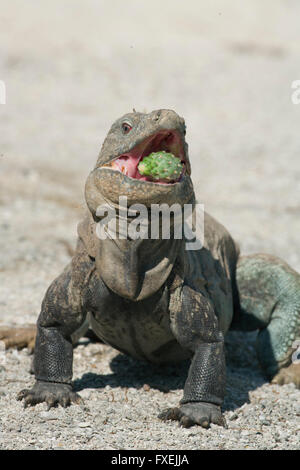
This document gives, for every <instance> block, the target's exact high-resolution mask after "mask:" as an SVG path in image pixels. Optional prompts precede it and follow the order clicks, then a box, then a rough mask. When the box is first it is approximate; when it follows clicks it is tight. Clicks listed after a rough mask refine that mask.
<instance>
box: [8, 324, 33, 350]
mask: <svg viewBox="0 0 300 470" xmlns="http://www.w3.org/2000/svg"><path fill="white" fill-rule="evenodd" d="M35 337H36V326H35V325H28V326H20V327H18V326H14V327H9V326H1V327H0V341H3V342H4V344H5V348H6V349H8V348H17V349H23V348H28V349H29V350H30V351H31V352H32V351H33V350H34V344H35Z"/></svg>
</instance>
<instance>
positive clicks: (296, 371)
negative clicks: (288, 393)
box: [271, 364, 300, 388]
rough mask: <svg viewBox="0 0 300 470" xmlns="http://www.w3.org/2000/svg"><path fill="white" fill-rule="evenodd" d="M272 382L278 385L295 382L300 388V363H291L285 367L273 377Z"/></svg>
mask: <svg viewBox="0 0 300 470" xmlns="http://www.w3.org/2000/svg"><path fill="white" fill-rule="evenodd" d="M271 383H272V384H278V385H284V384H289V383H294V384H295V385H296V387H297V388H300V364H290V365H289V366H288V367H283V368H282V369H280V371H279V372H278V374H276V375H275V377H273V379H272V382H271Z"/></svg>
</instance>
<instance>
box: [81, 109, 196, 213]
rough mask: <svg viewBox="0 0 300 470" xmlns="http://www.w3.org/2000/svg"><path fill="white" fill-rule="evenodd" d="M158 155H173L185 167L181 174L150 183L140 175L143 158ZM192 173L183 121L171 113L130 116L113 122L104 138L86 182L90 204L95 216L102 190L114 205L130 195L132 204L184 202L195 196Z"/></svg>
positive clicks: (129, 114)
mask: <svg viewBox="0 0 300 470" xmlns="http://www.w3.org/2000/svg"><path fill="white" fill-rule="evenodd" d="M159 151H165V152H169V153H172V154H173V155H174V156H175V157H177V158H179V159H180V161H181V162H182V164H183V170H182V172H181V174H180V175H179V176H178V177H177V178H176V179H175V180H173V181H171V182H167V183H166V182H165V180H163V179H162V180H159V179H157V180H156V181H153V180H152V181H150V179H149V178H148V177H147V176H142V175H141V174H140V172H139V171H138V165H139V163H140V162H141V161H142V160H143V158H144V157H147V156H148V155H150V154H151V153H153V152H159ZM190 173H191V170H190V162H189V157H188V146H187V144H186V142H185V122H184V119H183V118H181V117H180V116H178V114H176V113H175V112H174V111H172V110H168V109H161V110H157V111H152V112H151V113H149V114H146V113H138V112H133V113H128V114H125V115H124V116H122V117H121V118H120V119H118V120H117V121H115V122H114V124H113V125H112V127H111V128H110V130H109V132H108V135H107V137H106V139H105V140H104V143H103V145H102V148H101V151H100V154H99V157H98V160H97V163H96V166H95V168H94V170H93V171H92V172H91V174H90V175H89V178H88V180H87V184H86V200H87V203H88V206H89V208H90V209H91V210H92V212H94V211H95V206H96V205H97V201H98V198H97V192H99V191H100V192H101V194H102V196H103V197H104V198H105V199H107V200H110V201H112V202H113V203H117V202H118V198H119V196H120V195H122V196H127V198H128V203H129V204H133V203H137V202H138V203H143V204H145V205H147V206H149V205H150V204H153V203H157V204H160V203H163V202H166V203H168V204H173V203H175V202H177V203H181V204H185V203H187V202H188V201H189V200H190V199H191V197H192V194H193V187H192V183H191V179H190Z"/></svg>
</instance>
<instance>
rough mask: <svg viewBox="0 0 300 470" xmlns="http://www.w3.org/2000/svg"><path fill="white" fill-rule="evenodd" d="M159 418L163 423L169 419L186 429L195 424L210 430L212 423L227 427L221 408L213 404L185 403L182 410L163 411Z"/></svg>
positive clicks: (169, 409) (170, 409)
mask: <svg viewBox="0 0 300 470" xmlns="http://www.w3.org/2000/svg"><path fill="white" fill-rule="evenodd" d="M158 417H159V418H160V419H162V420H163V421H166V420H169V419H171V420H174V421H179V424H180V425H181V426H183V427H185V428H189V427H191V426H194V425H195V424H198V425H199V426H202V427H203V428H209V426H210V424H211V423H214V424H218V425H219V426H224V427H226V422H225V419H224V417H223V416H222V413H221V408H220V407H219V406H218V405H214V404H213V403H205V402H194V403H185V404H184V405H181V406H180V408H168V409H166V410H164V411H162V412H161V413H160V414H159V416H158Z"/></svg>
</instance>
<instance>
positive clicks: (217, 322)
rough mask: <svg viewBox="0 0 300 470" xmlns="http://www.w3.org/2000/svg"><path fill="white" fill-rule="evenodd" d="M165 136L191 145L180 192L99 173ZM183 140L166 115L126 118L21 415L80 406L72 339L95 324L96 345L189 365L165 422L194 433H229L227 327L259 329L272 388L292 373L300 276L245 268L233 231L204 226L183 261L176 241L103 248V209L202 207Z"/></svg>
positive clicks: (41, 324)
mask: <svg viewBox="0 0 300 470" xmlns="http://www.w3.org/2000/svg"><path fill="white" fill-rule="evenodd" d="M124 123H129V124H130V126H131V127H132V129H131V131H130V132H128V133H124V127H123V125H124ZM165 130H176V131H177V132H178V133H179V135H180V137H181V140H182V143H183V147H182V148H183V149H184V153H185V162H186V172H185V175H184V177H183V178H182V179H181V180H180V181H179V182H177V183H175V184H170V185H161V184H156V183H153V182H145V181H139V180H136V179H133V178H130V177H128V176H126V175H124V174H122V173H121V172H118V171H115V170H113V169H112V168H109V167H107V166H105V167H103V165H106V164H108V163H109V162H111V161H112V160H113V159H115V158H117V157H118V156H119V155H121V154H124V153H126V152H129V151H130V150H131V149H133V148H134V147H135V146H136V145H143V142H145V141H146V140H145V139H147V138H149V136H152V135H153V134H155V133H157V132H160V131H165ZM184 135H185V124H184V120H183V119H182V118H180V117H179V116H178V115H177V114H176V113H175V112H174V111H170V110H159V111H153V112H152V113H150V114H143V113H131V114H127V115H125V116H123V117H122V118H121V119H119V120H117V121H116V122H115V123H114V124H113V126H112V127H111V129H110V131H109V133H108V136H107V138H106V139H105V141H104V144H103V146H102V149H101V152H100V155H99V158H98V161H97V164H96V167H95V169H94V170H93V171H92V172H91V174H90V176H89V178H88V180H87V184H86V201H87V206H88V209H89V212H88V215H87V217H86V218H85V219H84V221H83V222H82V223H81V224H80V225H79V229H78V232H79V240H78V244H77V249H76V253H75V255H74V257H73V259H72V262H71V263H70V264H69V265H68V266H67V267H66V269H65V270H64V272H63V273H62V274H61V275H60V276H59V277H58V278H57V279H56V280H55V281H54V282H53V283H52V284H51V286H50V287H49V289H48V291H47V293H46V295H45V298H44V301H43V304H42V310H41V314H40V316H39V319H38V323H37V338H36V345H35V359H34V370H35V377H36V384H35V385H34V387H33V388H32V389H31V390H23V391H22V392H20V394H19V399H24V401H25V406H27V405H34V404H36V403H39V402H43V401H45V402H47V404H48V406H49V407H51V406H54V405H55V404H57V403H60V404H61V405H62V406H67V405H69V404H70V403H71V402H77V401H78V400H79V396H78V395H77V394H75V393H74V392H73V391H72V386H71V380H72V358H73V345H72V338H73V339H74V337H76V336H77V337H78V331H81V333H83V332H84V330H86V328H85V325H86V319H87V318H89V322H90V326H91V327H92V329H93V331H94V332H95V333H96V334H97V335H98V336H99V338H100V339H102V340H103V341H105V342H106V343H108V344H110V345H111V346H113V347H115V348H116V349H118V350H120V351H121V352H124V353H127V354H130V355H132V356H134V357H136V358H139V359H142V360H149V361H152V362H156V363H164V362H176V361H179V360H182V359H185V358H187V357H191V366H190V369H189V373H188V378H187V380H186V384H185V387H184V394H183V398H182V400H181V402H180V404H179V406H178V408H174V409H168V410H165V411H164V412H162V413H161V415H160V417H161V418H162V419H174V420H178V421H180V423H181V424H182V425H183V426H186V427H188V426H191V425H193V424H199V425H201V426H203V427H209V425H210V423H216V424H220V425H224V424H225V423H224V419H223V417H222V414H221V405H222V402H223V398H224V393H225V359H224V335H225V334H226V332H227V331H228V329H229V327H230V325H231V324H232V325H233V326H234V327H235V328H242V329H245V330H249V329H256V328H259V329H260V333H259V335H258V355H259V359H260V361H261V364H262V366H263V368H264V370H265V372H266V373H267V374H268V376H269V377H270V378H272V377H274V375H275V374H276V373H277V372H278V371H279V369H281V368H282V367H286V366H289V364H290V363H291V352H292V343H293V341H294V340H295V339H296V338H297V337H299V334H300V331H299V330H300V314H299V312H300V276H299V275H298V274H297V273H296V272H295V271H293V270H292V269H291V268H289V267H288V266H287V265H286V264H285V263H284V262H282V261H281V260H278V259H276V258H273V257H268V256H266V255H255V256H250V257H241V258H239V251H238V248H237V246H236V245H235V243H234V241H233V240H232V238H231V237H230V235H229V234H228V232H227V231H226V229H225V228H224V227H223V226H222V225H220V224H219V223H218V222H216V221H215V220H214V219H213V218H212V217H210V216H209V215H208V214H205V224H204V246H203V248H202V249H199V250H195V251H186V250H185V242H186V240H184V239H183V240H175V239H174V238H173V237H171V239H170V240H161V239H159V240H148V239H143V240H131V239H125V240H119V241H117V242H116V241H114V240H111V239H106V240H100V239H99V238H98V237H97V235H96V233H95V230H96V224H97V222H98V221H99V220H100V217H99V216H98V215H97V214H98V213H97V207H98V206H99V205H100V204H102V203H103V201H106V202H108V203H109V205H110V206H114V207H117V209H120V208H119V207H118V206H117V201H118V197H119V195H120V194H121V195H126V196H127V197H128V205H131V204H133V203H143V204H145V205H146V206H147V207H150V204H152V203H158V204H160V203H167V204H169V205H171V204H173V203H179V204H180V205H181V206H182V205H183V204H185V203H191V204H193V205H194V204H195V199H194V192H193V186H192V182H191V179H190V163H189V159H188V154H187V145H186V143H185V138H184ZM168 150H169V151H172V150H174V149H172V148H171V149H168ZM173 153H174V152H173ZM127 222H128V221H127ZM234 306H235V315H234ZM87 315H88V317H87ZM292 366H293V369H289V368H288V367H287V369H285V370H289V376H291V377H292V381H294V382H295V383H298V385H299V377H300V373H299V367H298V368H297V367H296V369H295V368H294V365H292ZM290 367H291V366H290ZM282 370H284V369H282ZM291 370H292V372H291ZM283 375H285V374H283ZM281 381H282V382H284V381H285V379H284V378H283V379H282V380H281ZM279 382H280V380H279Z"/></svg>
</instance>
